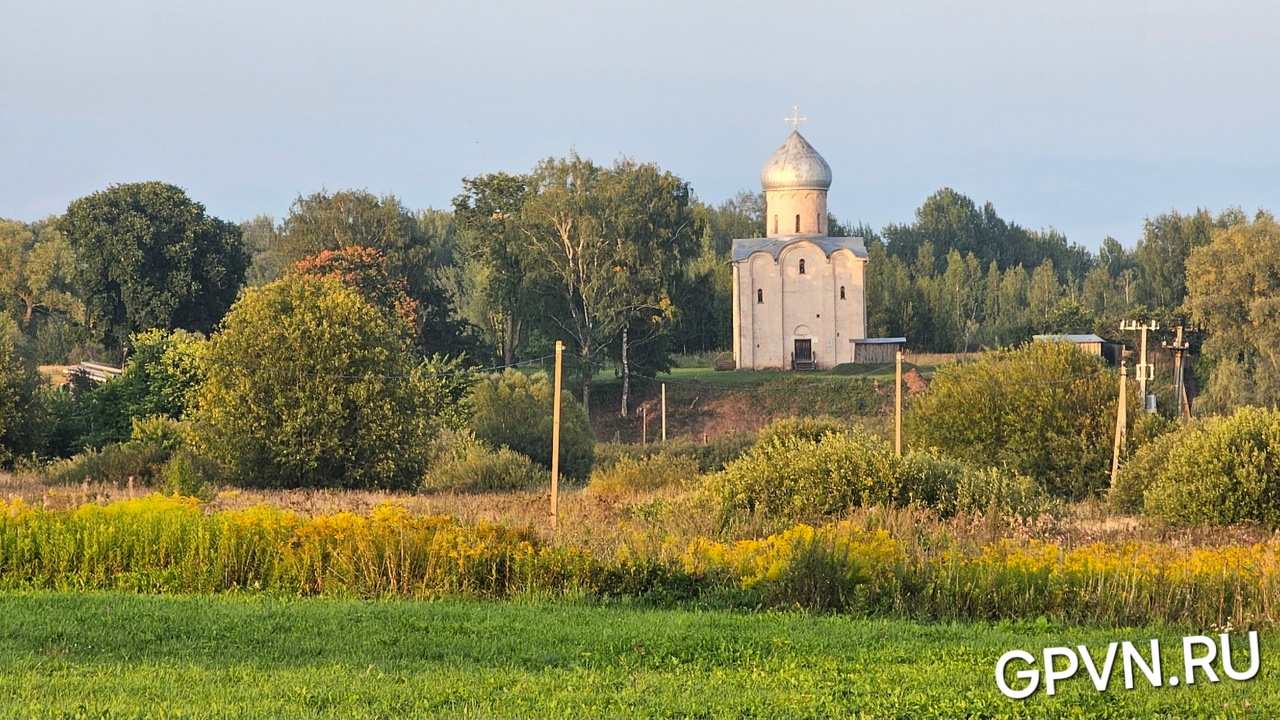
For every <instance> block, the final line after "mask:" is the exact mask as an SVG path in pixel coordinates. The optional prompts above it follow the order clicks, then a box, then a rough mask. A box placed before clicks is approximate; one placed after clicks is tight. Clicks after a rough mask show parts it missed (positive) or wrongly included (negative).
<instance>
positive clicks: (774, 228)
mask: <svg viewBox="0 0 1280 720" xmlns="http://www.w3.org/2000/svg"><path fill="white" fill-rule="evenodd" d="M773 234H774V235H777V234H778V216H777V215H774V216H773Z"/></svg>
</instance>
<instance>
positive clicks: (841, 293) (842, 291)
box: [840, 285, 844, 300]
mask: <svg viewBox="0 0 1280 720" xmlns="http://www.w3.org/2000/svg"><path fill="white" fill-rule="evenodd" d="M840 299H841V300H843V299H844V286H843V285H841V286H840Z"/></svg>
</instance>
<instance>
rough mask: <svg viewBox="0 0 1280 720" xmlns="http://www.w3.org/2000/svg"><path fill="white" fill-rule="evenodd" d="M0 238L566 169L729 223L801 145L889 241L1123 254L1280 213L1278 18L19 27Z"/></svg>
mask: <svg viewBox="0 0 1280 720" xmlns="http://www.w3.org/2000/svg"><path fill="white" fill-rule="evenodd" d="M0 27H2V28H4V29H5V32H4V41H3V42H0V217H7V218H12V219H19V220H36V219H39V218H41V217H44V216H46V215H50V214H60V213H62V212H63V211H65V209H66V207H67V205H68V204H69V203H70V202H71V201H73V200H75V199H76V198H78V197H81V196H84V195H87V194H89V193H92V192H94V191H97V190H101V189H105V188H106V187H108V186H109V185H112V184H116V183H126V182H139V181H145V180H161V181H165V182H170V183H173V184H175V185H178V186H181V187H183V188H185V189H186V190H187V192H188V194H189V195H190V197H191V198H192V199H194V200H196V201H198V202H201V203H203V204H204V205H205V207H206V208H207V209H208V211H209V212H210V213H211V214H213V215H215V216H218V217H221V218H223V219H227V220H237V221H238V220H243V219H248V218H251V217H253V216H255V215H258V214H269V215H272V216H274V217H275V218H277V219H279V218H282V217H283V216H284V215H286V214H287V213H288V210H289V205H290V203H291V202H292V201H293V200H294V199H295V198H296V197H298V195H299V194H303V195H306V194H310V193H313V192H316V191H319V190H321V189H322V188H327V189H329V190H340V189H345V188H362V189H367V190H369V191H371V192H374V193H377V194H387V193H389V194H393V195H395V196H396V197H398V198H399V199H400V200H401V201H402V202H403V203H404V204H405V205H406V206H408V207H410V208H426V207H435V208H447V207H449V203H450V200H451V199H452V198H453V196H455V195H457V194H458V193H459V192H460V191H461V179H462V178H463V177H472V176H476V175H481V174H484V173H490V172H498V171H506V172H513V173H514V172H526V171H528V170H530V169H531V168H532V167H533V166H534V165H535V164H536V163H537V162H538V161H539V160H540V159H542V158H546V157H549V156H563V155H566V154H568V153H569V152H570V151H576V152H578V153H579V154H580V155H582V156H584V157H589V158H591V159H593V160H595V161H597V162H599V163H611V162H612V161H613V160H615V159H617V158H618V157H619V156H623V155H625V156H628V157H632V158H635V159H636V160H639V161H642V162H655V163H657V164H658V165H659V166H661V167H662V168H663V169H665V170H669V171H671V172H674V173H675V174H677V175H679V176H680V177H682V178H683V179H685V180H686V181H688V182H689V183H690V185H691V186H692V188H693V190H694V192H695V193H696V194H697V196H698V197H699V198H700V199H701V200H703V201H706V202H710V203H713V204H714V203H719V202H720V201H722V200H724V199H726V198H729V197H732V196H733V195H734V194H735V193H736V192H738V191H739V190H744V189H745V190H752V191H755V190H758V189H759V182H760V181H759V173H760V168H761V166H762V165H763V164H764V161H765V160H766V159H767V158H768V157H769V155H770V154H771V153H772V152H773V150H774V149H775V148H777V147H778V146H779V145H780V144H781V143H782V141H783V140H784V139H785V138H786V135H787V134H788V132H789V131H790V123H788V122H784V120H783V118H785V117H788V116H790V115H791V112H792V107H793V106H795V105H798V106H799V112H800V115H801V116H803V117H807V118H808V121H807V122H805V123H802V124H801V125H800V131H801V133H803V134H804V135H805V137H806V138H808V140H809V141H810V142H811V143H812V144H813V145H814V146H815V147H816V148H817V149H818V151H819V152H820V153H822V155H823V156H824V157H825V158H826V159H827V162H828V163H829V164H830V165H831V167H832V172H833V175H834V178H835V180H834V182H833V184H832V187H831V192H830V196H829V207H830V209H831V211H832V212H833V213H835V214H836V215H837V216H838V217H839V218H840V219H842V220H850V221H862V222H866V223H868V224H870V225H871V226H873V227H876V228H881V227H883V226H884V225H886V224H889V223H908V222H911V221H912V219H913V217H914V212H915V209H916V208H918V207H919V206H920V204H921V203H922V202H923V201H924V200H925V198H927V197H928V196H929V195H930V194H931V193H933V192H934V191H936V190H938V189H939V188H942V187H951V188H954V189H955V190H957V191H959V192H961V193H964V194H965V195H967V196H969V197H970V198H972V199H973V200H974V201H975V202H977V203H979V204H981V203H984V202H987V201H990V202H991V203H992V204H993V205H994V207H995V209H996V211H997V212H998V213H999V214H1000V216H1001V217H1002V218H1004V219H1005V220H1009V221H1012V222H1016V223H1018V224H1020V225H1022V226H1024V227H1028V228H1033V229H1040V228H1044V229H1047V228H1050V227H1052V228H1056V229H1057V230H1059V231H1061V232H1063V233H1065V234H1066V235H1067V237H1068V239H1069V240H1070V241H1072V242H1076V243H1080V244H1082V245H1084V246H1086V247H1089V248H1091V249H1096V248H1097V247H1098V244H1099V243H1100V242H1101V240H1102V239H1103V238H1104V237H1106V236H1108V235H1110V236H1112V237H1115V238H1116V239H1117V240H1119V241H1120V242H1121V243H1122V244H1124V245H1126V246H1132V245H1133V244H1134V243H1135V242H1136V241H1137V239H1138V238H1139V237H1140V236H1141V233H1142V225H1143V220H1144V219H1145V218H1147V217H1151V216H1155V215H1157V214H1159V213H1162V212H1168V211H1170V210H1178V211H1180V212H1190V211H1194V210H1195V209H1196V208H1197V207H1204V208H1208V209H1210V210H1213V211H1219V210H1222V209H1223V208H1226V207H1231V206H1239V207H1241V208H1243V209H1244V210H1245V211H1246V212H1248V213H1253V212H1254V211H1255V210H1257V209H1259V208H1266V209H1269V210H1273V211H1280V122H1278V120H1280V3H1273V2H1231V1H1230V0H1219V1H1218V2H1213V3H1207V2H1183V1H1181V0H1161V1H1153V2H1125V1H1124V0H1104V1H1101V2H1095V1H1093V0H1077V1H1073V2H1059V3H1050V2H1025V1H1023V0H1017V1H1011V2H997V1H994V0H975V1H973V2H947V1H945V0H932V1H930V2H916V1H913V0H893V1H886V2H852V1H848V0H845V1H831V2H778V1H777V0H770V1H766V2H757V1H755V0H746V1H741V2H696V1H695V0H686V1H685V2H668V1H667V0H646V1H644V2H635V3H630V2H601V1H600V0H586V1H583V2H571V1H565V2H556V1H554V0H553V1H547V2H528V0H524V1H517V2H486V1H484V0H476V1H472V2H458V1H454V2H432V1H429V0H423V1H418V2H398V1H389V0H365V1H362V2H331V1H329V0H248V1H242V0H220V1H219V2H206V3H197V2H192V1H186V2H184V1H182V0H159V1H156V2H132V1H128V0H119V1H115V2H104V1H103V0H79V1H75V2H70V1H68V2H63V1H60V0H43V1H41V2H35V1H27V0H8V1H7V2H4V3H3V4H2V5H0Z"/></svg>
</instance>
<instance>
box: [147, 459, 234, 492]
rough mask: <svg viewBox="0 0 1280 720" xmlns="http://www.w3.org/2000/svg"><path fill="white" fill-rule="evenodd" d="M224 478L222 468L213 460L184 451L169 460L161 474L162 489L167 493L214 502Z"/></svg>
mask: <svg viewBox="0 0 1280 720" xmlns="http://www.w3.org/2000/svg"><path fill="white" fill-rule="evenodd" d="M221 478H222V468H221V466H219V465H218V463H217V461H215V460H213V459H212V458H208V457H205V456H203V455H198V454H196V453H194V452H192V451H191V450H187V449H182V450H178V451H177V452H175V453H174V454H173V457H171V458H169V462H167V463H165V465H164V468H163V469H162V470H161V472H160V483H159V485H160V487H161V488H162V489H163V490H164V491H165V492H167V493H171V494H175V495H185V496H187V497H197V498H200V499H202V500H206V501H207V500H212V499H213V490H214V488H215V487H216V485H217V484H218V482H219V481H220V480H221Z"/></svg>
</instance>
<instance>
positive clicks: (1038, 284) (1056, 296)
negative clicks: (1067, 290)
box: [1027, 260, 1062, 333]
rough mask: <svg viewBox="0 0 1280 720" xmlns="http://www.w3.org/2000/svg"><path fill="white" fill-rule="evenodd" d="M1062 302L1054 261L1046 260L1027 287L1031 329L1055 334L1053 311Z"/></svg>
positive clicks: (1033, 274)
mask: <svg viewBox="0 0 1280 720" xmlns="http://www.w3.org/2000/svg"><path fill="white" fill-rule="evenodd" d="M1061 300H1062V286H1061V285H1059V284H1058V273H1057V272H1055V271H1054V268H1053V261H1052V260H1045V261H1044V262H1043V263H1041V264H1040V266H1039V267H1037V268H1036V269H1035V271H1034V272H1032V273H1031V284H1030V285H1028V286H1027V312H1028V315H1029V317H1030V319H1031V328H1032V329H1033V330H1035V331H1036V332H1041V333H1044V332H1055V330H1054V328H1053V310H1054V308H1056V307H1058V302H1059V301H1061Z"/></svg>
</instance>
